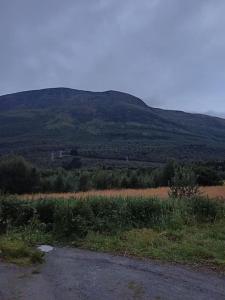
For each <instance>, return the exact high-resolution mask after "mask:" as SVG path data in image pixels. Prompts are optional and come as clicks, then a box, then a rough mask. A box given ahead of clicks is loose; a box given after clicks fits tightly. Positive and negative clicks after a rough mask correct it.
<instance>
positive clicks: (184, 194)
mask: <svg viewBox="0 0 225 300" xmlns="http://www.w3.org/2000/svg"><path fill="white" fill-rule="evenodd" d="M198 194H199V187H198V185H197V178H196V175H195V173H194V172H193V170H192V169H191V168H189V167H185V166H183V167H182V166H177V167H176V169H175V174H174V177H173V178H172V181H171V183H170V191H169V196H170V197H172V198H191V197H194V196H196V195H198Z"/></svg>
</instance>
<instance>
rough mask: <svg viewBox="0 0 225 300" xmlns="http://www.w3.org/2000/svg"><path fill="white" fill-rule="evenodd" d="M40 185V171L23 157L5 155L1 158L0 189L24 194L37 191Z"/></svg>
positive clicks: (5, 191)
mask: <svg viewBox="0 0 225 300" xmlns="http://www.w3.org/2000/svg"><path fill="white" fill-rule="evenodd" d="M38 185H39V174H38V171H37V170H36V169H35V168H34V167H33V166H32V165H31V164H29V163H28V162H27V161H25V160H24V159H23V158H22V157H18V156H5V157H3V158H2V159H1V160H0V190H1V191H2V192H4V193H11V194H22V193H27V192H32V191H35V189H37V188H38Z"/></svg>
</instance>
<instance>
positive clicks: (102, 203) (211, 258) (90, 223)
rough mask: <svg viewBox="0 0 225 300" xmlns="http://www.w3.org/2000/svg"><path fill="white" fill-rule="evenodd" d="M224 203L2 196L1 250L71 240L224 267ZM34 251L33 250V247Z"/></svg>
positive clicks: (14, 252)
mask: <svg viewBox="0 0 225 300" xmlns="http://www.w3.org/2000/svg"><path fill="white" fill-rule="evenodd" d="M224 224H225V203H224V202H222V201H216V200H209V199H207V198H201V197H197V198H189V199H185V198H183V199H168V200H159V199H154V198H149V199H147V198H121V197H117V198H104V197H91V198H87V199H82V200H81V199H71V200H54V199H51V200H44V199H40V200H36V201H29V200H19V199H17V198H15V197H5V196H2V198H1V201H0V229H1V235H0V249H1V255H2V256H3V257H4V256H5V255H6V254H7V256H8V257H9V258H10V259H11V260H12V259H13V260H14V258H21V257H24V256H28V257H29V260H35V259H37V260H38V257H39V256H38V254H37V253H33V250H32V249H33V248H32V247H33V246H34V245H35V244H37V243H57V242H59V241H60V243H66V244H68V243H69V244H72V245H75V246H79V247H84V248H89V249H95V250H101V251H102V250H103V251H112V252H117V253H123V254H127V255H128V254H130V255H137V256H143V257H151V258H160V259H164V260H171V261H177V262H198V263H202V264H205V263H207V264H212V265H214V266H221V267H224V264H225V253H224V245H225V235H224V228H225V227H224ZM30 251H31V252H30Z"/></svg>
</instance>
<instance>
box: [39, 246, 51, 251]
mask: <svg viewBox="0 0 225 300" xmlns="http://www.w3.org/2000/svg"><path fill="white" fill-rule="evenodd" d="M38 250H40V251H42V252H45V253H48V252H51V251H52V250H53V247H52V246H49V245H40V246H38Z"/></svg>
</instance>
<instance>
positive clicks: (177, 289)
mask: <svg viewBox="0 0 225 300" xmlns="http://www.w3.org/2000/svg"><path fill="white" fill-rule="evenodd" d="M224 281H225V277H224V275H218V274H216V273H213V272H208V271H201V272H200V271H196V270H193V269H191V268H189V267H184V266H180V265H179V266H178V265H172V264H162V263H159V262H156V261H150V260H137V259H131V258H127V257H121V256H113V255H110V254H103V253H96V252H91V251H86V250H79V249H72V248H55V249H54V250H53V251H52V252H50V253H48V254H46V261H45V263H43V264H42V265H38V266H33V267H19V266H15V265H10V264H5V263H1V262H0V299H1V300H13V299H21V300H30V299H33V300H36V299H38V300H39V299H42V300H53V299H54V300H61V299H67V300H76V299H80V300H83V299H85V300H88V299H91V300H101V299H102V300H103V299H104V300H105V299H108V300H114V299H118V300H120V299H123V300H125V299H127V300H129V299H136V300H139V299H146V300H147V299H148V300H151V299H152V300H153V299H154V300H156V299H158V300H160V299H161V300H163V299H164V300H170V299H171V300H172V299H173V300H176V299H182V300H189V299H198V300H201V299H202V300H203V299H209V300H210V299H213V300H220V299H225V285H224Z"/></svg>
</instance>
